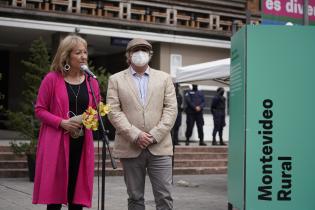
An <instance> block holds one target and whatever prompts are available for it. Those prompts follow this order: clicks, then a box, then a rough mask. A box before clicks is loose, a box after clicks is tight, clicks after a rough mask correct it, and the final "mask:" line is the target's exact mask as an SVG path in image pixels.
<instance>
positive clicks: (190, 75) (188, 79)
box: [175, 58, 230, 86]
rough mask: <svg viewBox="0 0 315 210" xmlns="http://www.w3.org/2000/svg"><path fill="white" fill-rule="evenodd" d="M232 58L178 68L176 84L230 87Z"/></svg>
mask: <svg viewBox="0 0 315 210" xmlns="http://www.w3.org/2000/svg"><path fill="white" fill-rule="evenodd" d="M229 77H230V58H226V59H222V60H217V61H212V62H207V63H200V64H195V65H190V66H184V67H178V68H177V70H176V78H175V82H176V83H198V84H204V85H209V86H229V82H230V81H229Z"/></svg>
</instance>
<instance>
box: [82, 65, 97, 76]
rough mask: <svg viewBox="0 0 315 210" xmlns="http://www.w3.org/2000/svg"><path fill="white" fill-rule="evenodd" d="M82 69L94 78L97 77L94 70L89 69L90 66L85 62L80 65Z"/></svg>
mask: <svg viewBox="0 0 315 210" xmlns="http://www.w3.org/2000/svg"><path fill="white" fill-rule="evenodd" d="M80 69H81V71H83V72H85V73H86V74H87V75H89V76H91V77H93V78H94V79H96V76H95V74H93V72H92V71H91V70H90V69H89V67H88V66H87V65H85V64H83V65H81V66H80Z"/></svg>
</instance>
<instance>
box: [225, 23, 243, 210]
mask: <svg viewBox="0 0 315 210" xmlns="http://www.w3.org/2000/svg"><path fill="white" fill-rule="evenodd" d="M245 29H246V28H243V29H242V30H241V31H239V32H238V33H237V34H236V35H235V36H233V37H232V50H231V86H230V134H229V135H230V138H229V157H228V201H229V202H230V203H232V204H233V206H234V207H237V208H238V209H242V208H243V204H244V202H243V200H244V159H245V157H244V154H245V152H244V143H245V85H244V84H245V78H244V76H245V68H244V67H245V54H246V52H245V49H246V48H245Z"/></svg>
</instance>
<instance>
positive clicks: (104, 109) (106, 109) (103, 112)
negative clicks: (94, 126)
mask: <svg viewBox="0 0 315 210" xmlns="http://www.w3.org/2000/svg"><path fill="white" fill-rule="evenodd" d="M98 110H99V112H100V115H101V116H105V115H107V114H108V113H109V112H110V105H109V104H106V105H104V103H103V102H100V103H99V105H98Z"/></svg>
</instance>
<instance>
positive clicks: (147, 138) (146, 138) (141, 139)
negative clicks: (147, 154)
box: [136, 132, 154, 149]
mask: <svg viewBox="0 0 315 210" xmlns="http://www.w3.org/2000/svg"><path fill="white" fill-rule="evenodd" d="M153 142H154V141H153V136H152V135H151V134H149V133H146V132H141V133H140V134H139V136H138V139H137V141H136V144H137V145H138V146H139V147H140V148H141V149H145V148H147V147H148V146H149V145H150V144H153Z"/></svg>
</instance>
